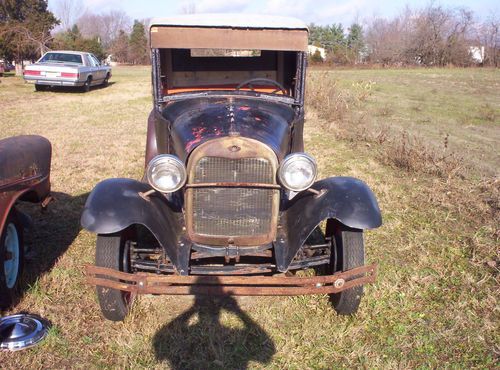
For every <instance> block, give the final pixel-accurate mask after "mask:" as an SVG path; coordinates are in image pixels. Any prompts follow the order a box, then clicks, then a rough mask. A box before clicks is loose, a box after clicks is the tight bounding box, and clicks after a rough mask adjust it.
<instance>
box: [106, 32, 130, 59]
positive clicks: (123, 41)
mask: <svg viewBox="0 0 500 370" xmlns="http://www.w3.org/2000/svg"><path fill="white" fill-rule="evenodd" d="M128 42H129V39H128V36H127V34H126V33H125V31H123V30H121V31H120V34H119V35H118V37H116V38H115V39H114V40H113V42H112V43H111V46H110V48H109V51H110V53H111V54H112V55H113V57H114V60H116V61H117V62H118V63H126V62H128Z"/></svg>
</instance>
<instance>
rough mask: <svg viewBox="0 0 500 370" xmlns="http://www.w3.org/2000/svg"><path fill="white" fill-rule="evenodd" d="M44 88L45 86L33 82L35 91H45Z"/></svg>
mask: <svg viewBox="0 0 500 370" xmlns="http://www.w3.org/2000/svg"><path fill="white" fill-rule="evenodd" d="M45 90H47V86H45V85H40V84H35V91H45Z"/></svg>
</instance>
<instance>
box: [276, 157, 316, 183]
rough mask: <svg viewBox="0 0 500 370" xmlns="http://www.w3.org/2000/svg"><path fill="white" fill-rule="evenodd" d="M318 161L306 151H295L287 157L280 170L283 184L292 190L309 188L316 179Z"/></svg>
mask: <svg viewBox="0 0 500 370" xmlns="http://www.w3.org/2000/svg"><path fill="white" fill-rule="evenodd" d="M316 173H317V168H316V161H315V160H314V159H313V158H312V157H310V156H308V155H307V154H305V153H293V154H290V155H288V156H286V157H285V159H284V161H283V163H281V166H280V168H279V170H278V177H279V180H280V182H281V184H282V185H283V186H284V187H285V188H287V189H289V190H292V191H302V190H305V189H307V188H309V187H310V186H311V185H312V184H313V182H314V180H315V179H316Z"/></svg>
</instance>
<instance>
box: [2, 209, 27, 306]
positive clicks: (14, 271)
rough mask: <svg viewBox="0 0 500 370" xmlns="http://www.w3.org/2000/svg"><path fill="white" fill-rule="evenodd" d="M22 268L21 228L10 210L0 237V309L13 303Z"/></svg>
mask: <svg viewBox="0 0 500 370" xmlns="http://www.w3.org/2000/svg"><path fill="white" fill-rule="evenodd" d="M23 268H24V240H23V227H22V224H21V222H20V221H19V219H18V218H17V216H16V213H15V210H12V211H11V212H10V214H9V215H8V216H7V220H6V222H5V224H4V229H3V231H2V235H0V308H7V307H10V306H11V305H12V304H13V303H14V301H15V297H16V293H17V289H18V286H19V282H20V280H21V276H22V273H23Z"/></svg>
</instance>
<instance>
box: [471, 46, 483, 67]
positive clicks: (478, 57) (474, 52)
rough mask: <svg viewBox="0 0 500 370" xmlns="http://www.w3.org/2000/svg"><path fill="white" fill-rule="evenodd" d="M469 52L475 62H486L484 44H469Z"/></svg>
mask: <svg viewBox="0 0 500 370" xmlns="http://www.w3.org/2000/svg"><path fill="white" fill-rule="evenodd" d="M469 54H470V57H471V58H472V60H473V61H474V62H476V63H483V62H484V46H469Z"/></svg>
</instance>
